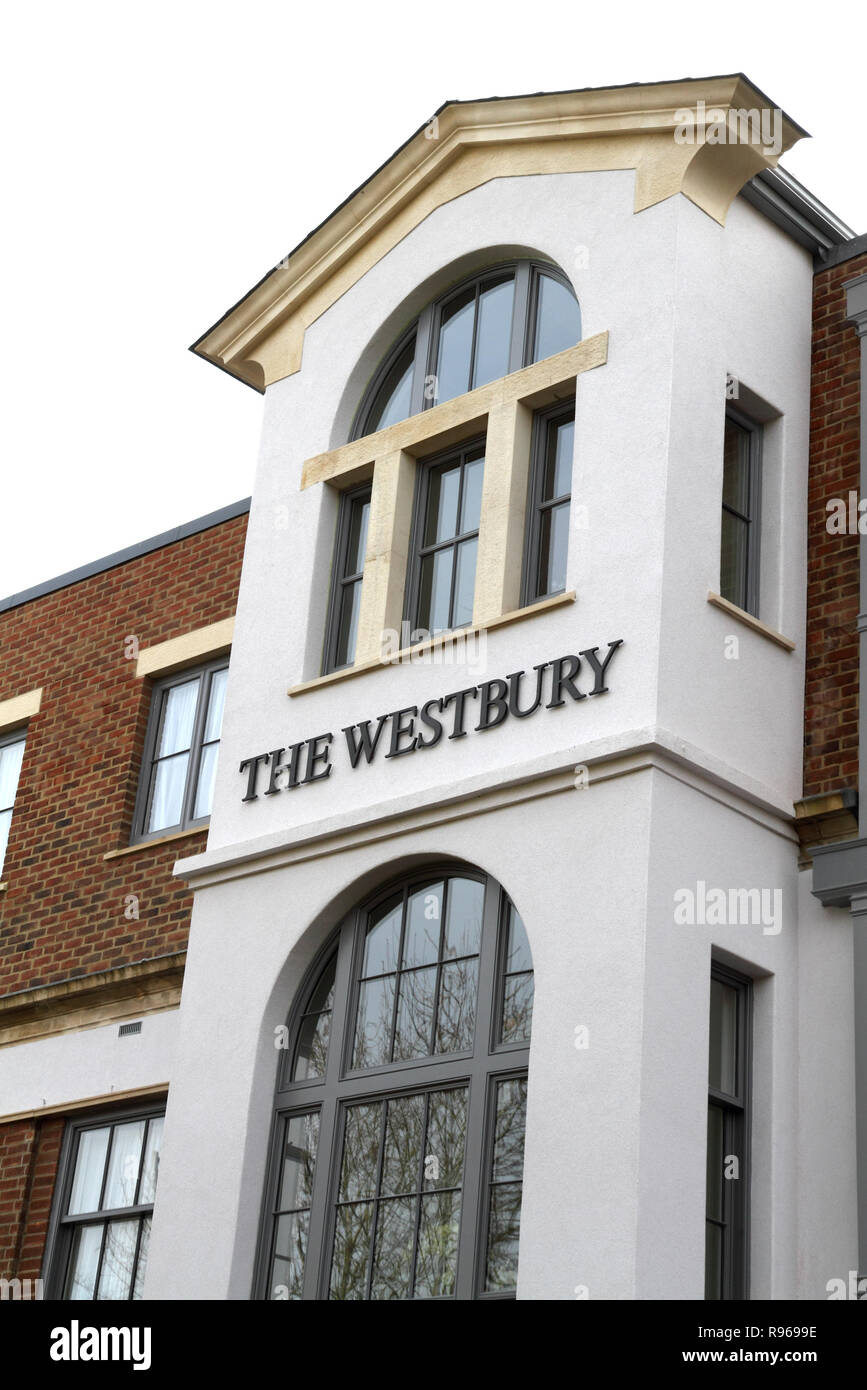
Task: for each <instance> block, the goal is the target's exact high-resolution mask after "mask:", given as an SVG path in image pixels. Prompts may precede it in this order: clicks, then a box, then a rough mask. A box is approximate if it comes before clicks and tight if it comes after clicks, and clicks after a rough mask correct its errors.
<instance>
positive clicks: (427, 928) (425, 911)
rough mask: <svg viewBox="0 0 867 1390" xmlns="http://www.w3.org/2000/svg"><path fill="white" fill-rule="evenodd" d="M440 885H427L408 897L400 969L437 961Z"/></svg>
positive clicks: (439, 926) (440, 922)
mask: <svg viewBox="0 0 867 1390" xmlns="http://www.w3.org/2000/svg"><path fill="white" fill-rule="evenodd" d="M442 913H443V885H442V883H441V882H440V883H429V884H426V885H425V887H424V888H419V889H418V891H417V892H415V893H411V894H410V898H409V904H408V907H407V916H406V933H405V935H404V942H403V967H404V969H405V970H408V969H411V968H412V967H413V966H416V965H433V964H435V962H436V961H437V960H438V959H439V953H440V930H441V928H442Z"/></svg>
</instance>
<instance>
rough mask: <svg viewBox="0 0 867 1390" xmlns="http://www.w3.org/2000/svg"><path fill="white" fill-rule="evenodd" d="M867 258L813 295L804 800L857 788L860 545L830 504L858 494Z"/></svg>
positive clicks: (839, 268)
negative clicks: (860, 317)
mask: <svg viewBox="0 0 867 1390" xmlns="http://www.w3.org/2000/svg"><path fill="white" fill-rule="evenodd" d="M865 272H867V255H862V256H856V257H853V258H852V259H851V260H848V261H843V262H842V264H840V265H836V266H832V267H831V268H830V269H828V270H820V271H819V272H818V273H817V275H816V277H815V282H814V293H813V386H812V398H811V418H810V485H809V502H808V506H809V552H808V560H807V670H806V711H805V730H804V795H805V796H813V795H817V794H818V793H820V792H829V791H839V790H840V789H841V788H842V787H847V786H849V787H852V786H855V785H856V784H857V781H858V638H857V633H856V631H855V621H856V619H857V616H858V536H857V535H848V534H847V535H829V534H828V531H827V529H826V523H827V520H828V511H827V503H828V502H829V501H831V500H832V499H833V498H841V499H844V500H846V501H847V502H848V497H849V492H850V490H851V491H855V492H856V493H857V492H858V490H859V481H860V480H859V471H860V469H859V447H860V444H859V440H860V434H859V389H860V361H861V355H860V342H859V339H858V335H857V333H856V332H855V327H854V325H853V324H851V323H848V322H847V321H846V294H845V291H844V290H843V288H842V287H843V284H844V283H845V282H846V281H847V280H852V279H854V278H855V276H857V275H863V274H864V273H865Z"/></svg>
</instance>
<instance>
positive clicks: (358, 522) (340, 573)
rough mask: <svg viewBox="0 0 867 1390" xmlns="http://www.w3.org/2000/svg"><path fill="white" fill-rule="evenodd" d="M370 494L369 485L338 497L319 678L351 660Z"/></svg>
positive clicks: (352, 659)
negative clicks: (329, 589) (323, 657)
mask: <svg viewBox="0 0 867 1390" xmlns="http://www.w3.org/2000/svg"><path fill="white" fill-rule="evenodd" d="M370 494H371V487H370V484H369V483H366V484H365V485H364V487H360V488H353V489H352V491H350V492H345V493H343V495H342V496H341V498H340V509H339V512H338V517H337V536H336V540H335V547H334V564H333V566H332V581H331V594H330V597H329V601H328V621H327V623H326V639H325V660H324V662H323V667H322V670H323V675H325V674H327V673H328V672H329V671H340V670H342V669H343V668H344V667H345V666H351V665H352V663H353V661H354V660H355V644H356V640H357V637H358V615H359V613H360V611H361V586H362V582H363V580H364V556H365V552H366V550H367V529H368V524H369V521H370Z"/></svg>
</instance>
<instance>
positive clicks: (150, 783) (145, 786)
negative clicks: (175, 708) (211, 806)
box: [130, 654, 229, 844]
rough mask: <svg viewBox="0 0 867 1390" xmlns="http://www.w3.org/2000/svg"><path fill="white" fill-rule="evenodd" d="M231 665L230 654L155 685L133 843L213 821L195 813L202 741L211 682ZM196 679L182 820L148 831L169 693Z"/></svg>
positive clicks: (134, 817)
mask: <svg viewBox="0 0 867 1390" xmlns="http://www.w3.org/2000/svg"><path fill="white" fill-rule="evenodd" d="M228 666H229V657H228V654H226V655H224V656H220V657H215V658H214V659H213V660H211V661H206V662H203V663H200V664H199V665H197V666H189V667H186V668H185V669H184V670H182V671H173V672H172V674H171V675H169V676H163V677H161V678H160V679H159V680H155V681H154V682H153V683H152V685H151V704H150V713H149V714H148V723H147V732H146V733H145V741H144V749H143V751H142V760H141V771H140V773H139V785H138V791H137V793H136V800H135V811H134V813H133V833H132V838H131V841H130V843H131V844H144V843H146V842H147V841H148V840H159V839H161V838H163V837H164V836H166V835H175V834H178V833H179V832H180V831H182V830H193V829H197V828H199V827H202V826H206V825H208V823H209V822H210V819H211V817H210V813H209V814H208V815H206V816H198V817H196V816H193V814H192V811H193V807H194V805H195V799H196V792H197V790H198V785H199V768H200V765H201V761H202V748H203V746H204V745H203V742H202V739H203V734H204V731H205V720H206V717H207V712H208V700H209V698H210V693H211V682H212V679H213V677H214V675H216V673H217V672H218V671H225V670H228ZM195 676H200V677H202V682H201V685H200V686H199V695H198V703H197V705H196V713H195V717H194V719H193V732H192V742H191V744H190V761H189V763H188V764H187V779H186V783H185V786H184V797H183V801H182V803H181V818H180V820H179V821H178V822H177V824H176V825H166V826H163V827H162V828H161V829H160V830H150V831H147V830H145V828H144V827H145V826H146V825H147V818H148V814H149V812H150V805H151V796H152V793H153V789H154V785H155V780H156V779H155V778H154V775H153V772H154V766H155V764H154V754H155V752H156V748H157V741H158V738H159V732H160V727H161V724H162V714H163V708H164V706H165V696H166V692H167V691H169V690H171V689H172V687H173V686H176V685H184V684H185V683H186V682H187V681H189V680H192V679H193V677H195Z"/></svg>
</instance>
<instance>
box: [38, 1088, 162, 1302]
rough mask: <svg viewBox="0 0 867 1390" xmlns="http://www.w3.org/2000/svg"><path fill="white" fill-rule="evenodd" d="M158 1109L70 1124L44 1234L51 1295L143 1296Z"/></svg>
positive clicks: (155, 1172) (79, 1297) (156, 1160)
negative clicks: (48, 1226) (48, 1227)
mask: <svg viewBox="0 0 867 1390" xmlns="http://www.w3.org/2000/svg"><path fill="white" fill-rule="evenodd" d="M162 1135H163V1113H162V1110H159V1111H157V1110H153V1109H150V1110H144V1111H140V1112H138V1113H135V1114H126V1115H124V1116H122V1117H121V1116H118V1115H117V1112H115V1116H114V1117H113V1118H103V1119H88V1120H86V1121H82V1122H77V1123H74V1124H70V1125H69V1126H68V1127H67V1132H66V1135H65V1137H64V1150H63V1153H62V1155H61V1163H60V1169H59V1172H58V1181H57V1191H56V1197H55V1210H54V1214H53V1216H52V1229H51V1233H50V1236H49V1247H50V1250H51V1254H50V1259H49V1290H48V1293H49V1297H52V1298H62V1299H71V1300H82V1299H83V1300H98V1301H99V1300H125V1301H129V1300H133V1299H139V1298H141V1296H142V1289H143V1286H144V1275H145V1266H146V1264H147V1254H148V1244H149V1241H150V1232H151V1219H152V1215H153V1206H154V1196H155V1193H156V1186H157V1175H158V1172H159V1163H160V1146H161V1143H162Z"/></svg>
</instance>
